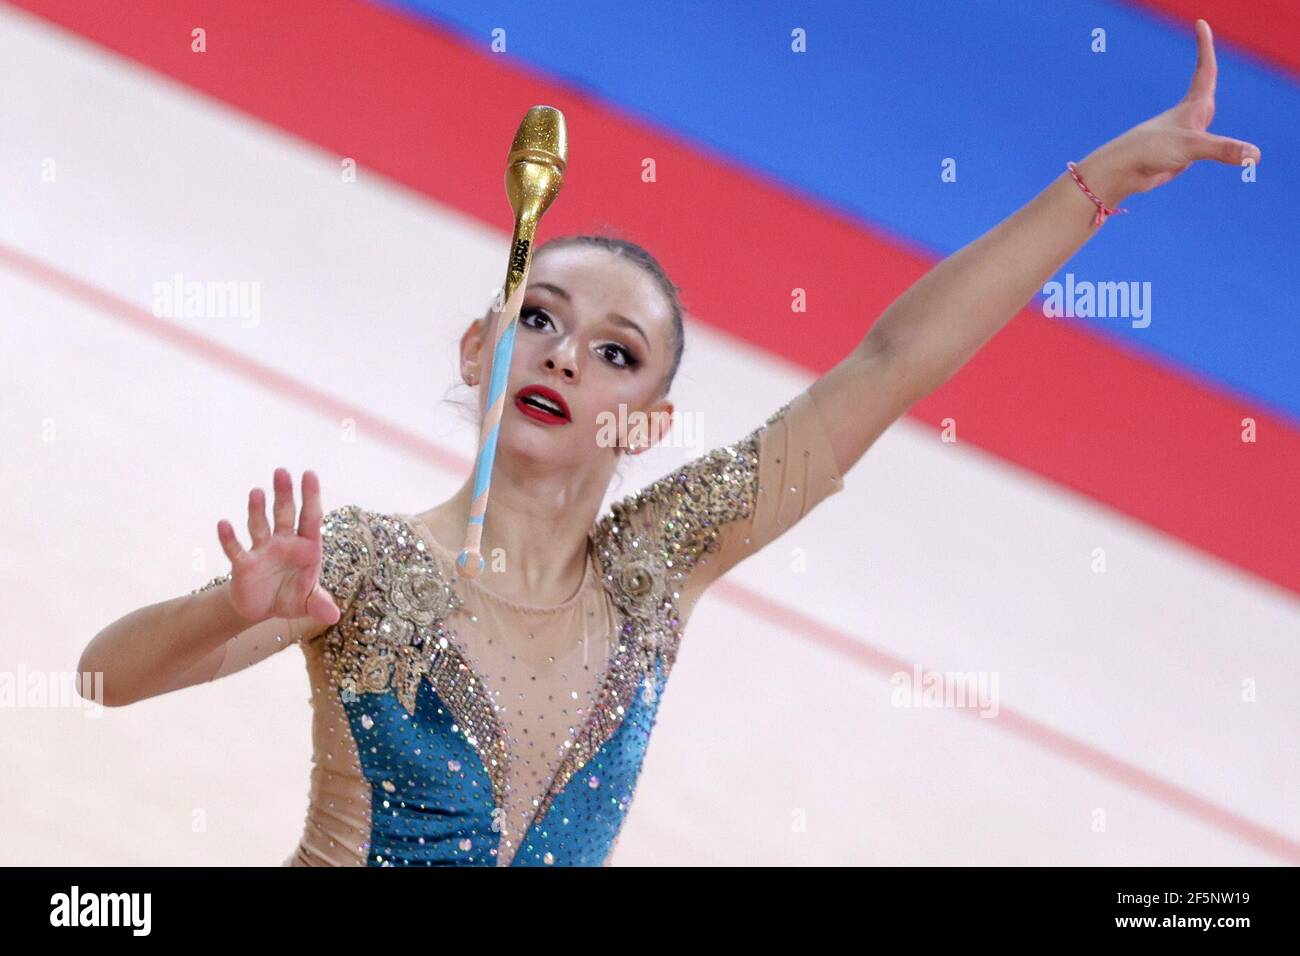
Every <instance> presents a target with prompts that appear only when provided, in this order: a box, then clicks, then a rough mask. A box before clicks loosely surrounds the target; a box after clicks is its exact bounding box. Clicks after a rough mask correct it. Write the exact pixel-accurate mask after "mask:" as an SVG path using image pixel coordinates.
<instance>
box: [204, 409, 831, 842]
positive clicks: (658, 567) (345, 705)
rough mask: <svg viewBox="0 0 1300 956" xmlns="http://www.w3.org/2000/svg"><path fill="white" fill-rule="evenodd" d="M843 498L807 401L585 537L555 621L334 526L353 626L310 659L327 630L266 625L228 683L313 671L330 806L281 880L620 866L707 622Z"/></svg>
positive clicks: (412, 523) (235, 661)
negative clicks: (683, 645)
mask: <svg viewBox="0 0 1300 956" xmlns="http://www.w3.org/2000/svg"><path fill="white" fill-rule="evenodd" d="M842 487H843V483H842V479H841V476H840V474H839V471H838V468H837V466H836V463H835V460H834V457H833V454H832V451H831V446H830V442H829V439H828V437H827V435H826V431H825V427H824V424H823V421H822V419H821V417H820V413H819V411H818V409H817V406H816V405H815V404H814V402H813V400H812V396H811V395H810V394H809V393H808V392H801V393H800V394H799V395H797V396H796V397H795V398H794V399H793V400H791V401H790V402H788V403H786V404H785V405H783V406H782V407H781V408H780V409H778V410H777V411H776V412H775V413H773V414H772V415H771V417H769V418H768V419H767V421H766V422H765V423H764V424H763V425H761V426H759V427H758V428H756V429H755V430H754V431H753V432H751V433H750V434H749V435H748V436H746V437H745V438H744V439H742V440H741V441H738V442H736V443H734V444H731V445H726V446H722V447H719V448H715V449H713V450H711V451H709V452H708V453H706V454H704V455H701V456H699V457H697V458H695V459H693V460H691V461H689V462H687V463H686V464H685V465H683V466H681V467H680V468H678V469H676V470H675V471H673V472H671V473H670V474H668V475H666V476H665V477H663V478H660V479H659V480H658V481H655V482H654V483H652V484H651V485H649V486H648V487H646V488H645V489H643V490H642V491H640V492H637V493H636V494H633V495H629V496H627V497H625V498H623V499H621V500H619V501H617V502H616V503H614V504H613V505H612V506H611V508H610V510H609V512H607V513H606V514H604V515H602V517H601V518H600V519H599V520H598V521H597V522H596V524H595V526H594V527H593V528H592V530H591V532H590V534H589V536H588V537H589V549H588V564H587V571H586V576H585V579H584V581H583V583H582V586H581V587H580V588H579V590H578V592H577V593H576V594H574V595H573V596H572V597H571V598H570V599H569V600H567V601H566V602H564V603H563V604H560V605H555V606H551V607H533V606H529V605H522V604H518V603H516V602H512V601H508V600H505V599H504V598H501V597H498V596H497V595H495V594H494V593H493V592H492V591H491V590H490V585H489V584H488V582H489V581H490V579H491V573H490V570H489V572H485V574H484V576H483V578H481V579H478V580H472V579H471V580H467V579H463V578H460V577H458V576H457V574H456V572H455V568H454V561H455V555H454V554H453V553H451V552H450V551H449V550H448V549H447V548H446V547H445V546H443V545H442V544H440V543H439V542H438V541H437V540H436V539H435V538H434V537H433V536H432V534H431V533H430V532H429V529H428V528H427V527H426V526H425V525H423V524H422V523H421V522H420V521H419V520H418V519H417V518H415V517H413V516H412V515H408V514H402V513H397V514H384V513H378V512H374V511H367V510H365V509H362V508H360V507H358V506H356V505H350V506H347V507H341V508H337V509H335V510H333V511H330V512H329V513H327V514H326V515H325V518H324V523H323V526H322V544H323V556H322V566H321V576H320V581H321V584H322V586H324V587H325V588H326V589H327V590H328V591H329V592H330V593H331V594H332V595H334V598H335V600H336V601H337V603H338V605H339V608H340V610H341V612H342V617H341V618H340V620H339V621H338V623H336V624H334V625H333V626H332V627H330V628H329V629H328V630H325V631H324V632H323V633H320V634H318V635H316V636H314V637H312V638H310V639H309V640H305V641H302V640H299V638H300V636H301V633H300V632H301V631H302V630H304V628H302V627H301V626H300V625H303V624H304V623H309V622H308V621H306V620H286V619H280V618H276V619H271V620H268V621H263V622H261V623H260V624H258V625H255V626H254V627H251V628H249V629H248V630H246V631H244V632H243V633H241V634H239V635H236V636H235V637H234V638H232V639H231V640H230V641H228V642H227V643H226V651H225V657H224V659H223V660H222V662H221V664H220V666H219V667H218V669H217V670H216V672H215V673H214V674H213V676H212V677H211V678H210V680H216V679H218V678H220V677H223V676H226V675H228V674H232V673H234V672H236V671H239V670H242V669H243V668H245V667H248V666H249V665H251V664H253V663H255V662H257V661H259V660H262V659H264V658H266V657H267V656H269V655H270V654H272V653H275V652H276V651H277V650H281V649H283V648H284V647H287V646H289V645H290V644H295V643H296V644H298V645H299V646H301V647H302V650H303V654H304V656H305V657H306V661H307V669H308V674H309V677H310V681H311V686H312V710H313V720H312V737H313V751H314V753H313V767H312V777H311V791H310V797H309V806H308V810H307V819H306V825H305V830H304V832H303V835H302V839H301V841H300V843H299V845H298V847H297V849H296V850H295V851H294V853H293V854H291V855H290V856H289V858H288V859H286V860H285V861H284V864H285V865H293V866H330V865H351V866H426V865H445V864H469V865H486V866H494V865H495V866H505V865H515V866H535V865H541V866H545V865H557V866H559V865H570V866H595V865H601V864H603V863H605V862H606V861H607V860H608V858H609V856H610V854H611V852H612V850H613V847H614V844H615V841H616V840H617V837H618V834H619V832H620V830H621V828H622V825H623V821H624V820H625V818H626V815H627V812H628V809H629V807H630V805H631V802H632V796H633V792H634V790H635V787H636V782H637V778H638V775H639V773H640V770H641V765H642V761H643V759H644V757H645V753H646V747H647V744H648V742H649V739H650V732H651V729H652V728H653V727H654V723H655V718H656V714H657V712H658V707H659V701H660V698H661V695H662V692H663V690H664V686H665V684H666V682H667V680H668V676H669V674H670V673H671V671H672V667H673V663H674V661H675V660H676V658H677V651H678V646H679V642H680V640H681V637H682V632H683V629H684V627H685V625H686V621H687V619H688V618H689V616H690V613H691V610H692V609H693V608H694V606H695V602H696V600H697V599H698V598H699V596H700V594H701V593H702V592H703V590H704V589H705V588H706V587H707V586H708V585H709V584H710V583H711V582H712V581H714V580H716V579H717V578H718V577H719V576H720V575H721V574H722V573H724V572H725V571H726V570H727V569H729V568H731V567H732V566H734V565H735V564H736V563H737V562H738V561H740V560H742V559H743V558H745V557H747V556H748V555H750V554H753V553H754V552H755V551H757V550H758V549H760V548H762V547H763V546H764V545H766V544H767V543H769V542H771V541H772V540H774V539H775V538H777V537H778V536H779V535H781V534H782V533H783V532H784V531H785V530H787V529H788V528H789V527H790V526H791V525H793V524H794V523H795V522H797V521H798V520H799V519H800V518H802V517H803V516H804V515H805V514H807V512H808V511H809V510H810V509H811V508H812V507H813V506H815V505H816V504H817V503H818V502H819V501H821V500H822V499H824V498H826V497H827V496H829V495H831V494H834V493H836V492H837V491H839V490H840V489H841V488H842ZM491 567H492V565H491V559H490V558H489V569H490V568H491ZM229 577H230V574H229V572H227V573H226V574H223V575H220V576H218V577H216V578H214V579H213V580H211V581H209V582H208V583H207V584H205V585H203V587H202V588H197V589H195V590H196V592H197V591H199V590H203V589H205V588H209V587H215V586H217V585H219V584H221V583H223V582H224V581H227V580H229ZM480 581H482V582H483V583H480Z"/></svg>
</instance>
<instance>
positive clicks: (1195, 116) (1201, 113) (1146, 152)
mask: <svg viewBox="0 0 1300 956" xmlns="http://www.w3.org/2000/svg"><path fill="white" fill-rule="evenodd" d="M1217 78H1218V67H1217V66H1216V65H1215V62H1214V36H1213V35H1212V34H1211V33H1210V25H1209V24H1208V23H1206V22H1205V21H1204V20H1197V21H1196V72H1195V73H1193V75H1192V84H1191V86H1190V87H1188V90H1187V95H1186V96H1184V97H1183V98H1182V99H1181V100H1179V101H1178V103H1177V104H1176V105H1174V106H1172V107H1171V108H1169V109H1167V110H1165V111H1164V112H1163V113H1161V114H1160V115H1158V116H1153V117H1152V118H1151V119H1149V120H1147V121H1146V122H1145V123H1141V124H1139V125H1138V126H1135V127H1133V128H1132V129H1131V130H1129V131H1128V132H1126V133H1124V134H1122V135H1121V136H1118V137H1116V138H1115V139H1113V140H1111V141H1110V142H1108V143H1106V144H1105V145H1103V146H1101V147H1099V148H1098V149H1096V150H1095V151H1093V152H1092V153H1091V154H1089V155H1088V157H1087V158H1086V159H1085V160H1084V161H1083V162H1081V163H1080V164H1079V168H1080V172H1081V174H1082V176H1083V178H1084V180H1085V181H1086V182H1087V183H1088V185H1089V186H1091V187H1092V188H1093V189H1094V191H1096V192H1097V194H1098V195H1099V196H1100V197H1101V199H1102V201H1103V202H1105V203H1106V204H1107V205H1109V206H1114V205H1117V204H1118V203H1119V202H1120V201H1121V200H1122V199H1123V198H1124V197H1125V196H1128V195H1131V194H1132V193H1141V192H1146V191H1147V190H1149V189H1155V188H1156V187H1157V186H1162V185H1164V184H1165V183H1167V182H1169V180H1171V179H1173V178H1174V177H1175V176H1177V175H1178V174H1179V173H1181V172H1182V171H1183V170H1184V169H1186V168H1187V167H1188V166H1190V165H1191V164H1192V163H1194V162H1195V161H1196V160H1198V159H1213V160H1217V161H1218V162H1220V163H1228V164H1230V165H1233V166H1240V165H1241V164H1242V162H1243V161H1245V160H1247V159H1249V160H1251V161H1253V162H1256V163H1258V162H1259V160H1260V151H1259V147H1258V146H1256V145H1255V144H1253V143H1248V142H1246V141H1244V140H1240V139H1232V138H1231V137H1228V136H1217V135H1215V134H1214V133H1208V132H1206V127H1208V126H1209V125H1210V120H1212V119H1213V118H1214V86H1215V82H1216V80H1217ZM1090 170H1091V176H1092V178H1090ZM1094 180H1095V181H1096V182H1095V183H1094Z"/></svg>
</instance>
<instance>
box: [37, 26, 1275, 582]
mask: <svg viewBox="0 0 1300 956" xmlns="http://www.w3.org/2000/svg"><path fill="white" fill-rule="evenodd" d="M16 5H18V6H22V7H25V8H28V9H31V10H34V11H36V12H38V13H40V14H41V15H42V16H44V17H46V18H48V19H50V20H52V21H54V22H56V23H60V24H63V25H65V26H67V27H69V28H71V29H73V30H75V31H76V32H78V33H81V34H83V35H85V36H87V37H90V38H91V39H93V40H95V41H97V42H99V43H101V44H103V45H105V46H107V47H109V48H111V49H113V50H117V51H118V52H120V53H123V54H125V55H127V56H129V57H132V58H133V59H135V60H138V61H139V62H141V63H144V64H146V65H148V66H151V67H153V68H155V69H157V70H159V71H161V72H163V73H164V74H166V75H168V76H171V77H174V78H175V79H177V80H180V81H182V82H184V83H186V84H188V85H190V86H192V87H194V88H196V89H199V90H203V91H205V92H207V93H209V94H211V95H213V96H215V97H217V98H219V99H221V100H223V101H225V102H227V103H229V104H232V105H234V106H237V107H239V108H241V109H244V110H246V111H248V112H249V113H250V114H252V115H254V116H256V117H259V118H260V119H263V120H266V121H269V122H271V123H274V124H275V125H277V126H279V127H281V128H283V129H285V130H287V131H289V132H292V133H294V134H297V135H298V136H301V137H304V138H305V139H308V140H310V141H313V142H315V143H318V144H319V145H321V146H322V147H324V148H325V149H327V150H329V151H331V152H333V153H335V154H337V155H339V156H350V157H353V158H355V159H356V160H357V162H358V164H359V167H360V169H361V174H362V175H365V174H366V171H367V170H370V171H373V172H377V173H381V174H383V175H385V176H388V177H391V178H392V179H395V180H397V181H399V182H402V183H404V184H406V185H407V186H409V187H411V188H413V189H415V190H418V191H420V192H423V193H425V194H426V195H428V196H430V197H432V198H434V199H436V200H437V201H439V202H440V203H444V204H447V205H449V206H452V207H455V208H457V209H460V210H461V211H463V212H465V213H467V214H469V215H471V216H474V217H477V218H478V219H480V220H482V221H483V222H484V223H486V224H489V225H490V226H493V227H496V228H499V229H501V230H502V232H508V230H509V226H510V220H509V212H508V207H507V205H506V201H505V196H504V189H503V185H502V179H503V172H504V158H505V152H506V149H507V147H508V145H509V143H510V140H511V137H512V136H513V134H514V130H515V126H516V125H517V124H518V122H519V119H520V118H521V117H522V116H523V114H524V112H525V110H526V109H527V108H528V107H529V106H532V105H534V104H536V103H547V104H550V105H552V106H556V107H558V108H559V109H561V110H563V111H564V113H565V114H566V117H567V120H568V124H569V131H570V137H571V143H572V144H573V153H572V156H571V162H570V165H569V172H568V185H567V186H566V189H565V192H564V193H563V194H562V195H561V197H560V199H559V200H558V201H557V202H556V204H555V206H554V207H552V209H551V211H550V212H548V213H547V216H546V219H545V221H544V223H543V229H544V232H545V233H546V234H550V235H553V234H559V233H570V232H578V231H592V230H595V229H600V228H602V227H604V226H605V225H606V224H607V223H609V222H613V223H616V224H617V226H618V227H619V229H620V231H621V232H622V233H623V234H625V235H627V236H629V237H630V238H634V239H636V240H637V241H638V242H641V243H643V244H645V245H646V246H647V247H649V248H650V249H652V250H654V251H655V252H656V254H657V255H659V257H660V258H661V260H662V261H663V262H664V265H665V266H666V267H667V268H668V270H669V271H670V273H671V274H672V275H673V277H674V279H675V280H676V281H677V282H678V283H679V284H680V285H682V286H683V288H684V289H685V298H686V302H687V305H688V307H689V308H690V309H691V311H692V312H693V313H694V314H695V315H696V316H697V317H698V318H699V319H700V320H702V321H705V322H708V323H709V324H711V325H714V326H716V327H717V328H719V329H721V330H723V331H725V332H727V333H730V334H732V335H734V336H737V337H738V338H741V339H745V340H747V341H749V342H751V343H753V344H755V345H757V346H760V347H762V348H765V349H767V350H769V351H771V352H773V353H775V354H778V355H781V356H784V357H786V358H788V359H790V360H791V361H793V362H796V363H798V364H801V365H803V366H805V367H806V368H808V369H810V370H811V371H813V372H814V373H820V372H823V371H825V370H826V369H828V368H829V367H830V366H831V365H832V364H834V363H835V362H836V361H838V360H839V359H840V358H841V357H842V356H843V355H844V354H846V353H847V352H848V350H849V349H851V348H852V347H853V346H854V345H856V344H857V342H858V341H859V340H860V339H861V337H862V336H863V335H864V334H865V333H866V330H867V328H868V327H869V326H870V324H871V322H872V321H873V320H874V318H875V317H876V316H877V315H879V314H880V313H881V311H883V310H884V308H885V307H886V306H888V305H889V303H890V302H891V301H893V299H894V298H896V297H897V296H898V295H899V294H900V293H901V292H902V291H903V290H904V289H905V288H906V287H907V286H908V285H909V284H910V283H911V282H913V281H914V280H915V279H917V278H918V277H919V276H920V275H922V274H923V273H924V272H925V270H926V269H927V268H929V266H930V265H931V264H932V262H931V260H929V259H928V258H926V257H925V256H924V255H922V254H921V253H919V252H916V251H911V250H909V249H908V248H906V247H905V246H904V245H903V244H902V242H901V241H900V240H898V239H897V238H891V237H888V236H886V235H884V234H881V233H878V232H875V231H874V230H872V229H870V228H869V227H866V226H864V225H862V224H860V223H857V222H853V221H850V220H848V219H847V218H845V217H843V216H841V215H840V214H838V213H837V212H836V211H834V210H832V209H829V208H823V207H822V206H821V205H820V204H819V203H818V202H817V201H816V200H813V199H809V198H807V197H800V196H797V195H795V194H794V193H793V191H792V190H790V189H789V188H788V187H785V186H780V185H778V184H774V183H769V182H766V181H764V180H761V179H759V178H757V177H756V176H755V175H754V174H752V173H751V172H749V171H746V170H743V169H741V168H738V167H735V166H732V165H728V164H727V162H726V160H725V158H724V157H718V156H710V155H702V154H701V152H700V150H699V149H698V148H697V147H693V146H691V145H689V144H687V143H684V142H681V141H679V140H678V139H676V138H675V137H674V136H672V135H671V134H669V133H667V132H664V131H659V130H655V129H652V128H650V127H648V126H647V125H645V124H643V123H640V122H634V121H633V120H631V119H630V118H628V117H624V116H623V115H621V114H620V113H618V112H617V111H616V110H614V109H612V108H609V107H605V106H602V105H600V104H597V103H594V102H592V101H589V100H587V99H584V98H583V97H582V96H581V95H579V94H578V93H576V92H574V91H571V90H569V89H567V88H565V87H563V86H562V85H560V84H558V83H556V82H554V81H552V80H549V79H547V78H545V77H541V76H537V75H533V74H531V73H529V72H528V71H527V70H525V69H524V68H522V67H521V66H520V65H519V64H518V63H516V62H515V61H513V60H511V59H509V58H508V57H505V56H502V55H496V54H492V53H490V52H487V50H486V42H485V43H484V44H480V45H476V46H473V47H471V46H468V45H466V44H464V43H463V42H461V41H460V40H458V39H456V38H454V37H452V36H450V35H446V34H443V33H440V32H438V31H436V30H433V29H430V28H429V27H428V26H427V24H425V23H424V22H423V21H416V20H413V19H409V18H407V17H405V16H403V15H401V14H397V13H394V12H392V11H390V10H387V9H384V8H380V7H372V6H369V5H366V4H362V3H354V2H349V0H280V2H277V3H276V4H274V5H262V4H260V3H257V2H254V0H221V2H219V3H216V2H213V3H177V2H174V0H134V2H132V3H131V4H125V5H117V6H114V7H113V8H112V9H111V10H107V9H104V8H103V7H99V6H90V5H86V4H83V3H80V2H76V0H51V2H45V0H20V2H18V3H16ZM196 27H202V28H203V29H204V30H206V40H207V52H206V53H193V52H191V50H190V36H191V31H192V30H193V29H194V28H196ZM779 148H788V147H784V146H783V147H779ZM646 158H651V159H653V160H654V161H655V163H656V171H657V181H656V182H653V183H644V182H642V179H641V172H642V163H643V160H645V159H646ZM1044 185H1046V184H1044ZM709 223H714V225H713V226H710V225H708V224H709ZM760 230H761V232H760ZM541 238H545V236H543V237H541ZM971 238H972V239H973V238H975V237H973V236H972V237H971ZM1099 241H1105V239H1104V237H1100V238H1099ZM795 288H802V289H805V290H807V294H808V301H809V304H810V311H809V312H808V313H807V314H799V315H792V314H791V312H790V309H789V302H790V297H791V290H793V289H795ZM800 326H802V327H803V328H800ZM688 348H689V345H688ZM909 414H910V415H911V416H913V417H914V418H916V419H919V420H920V421H923V422H927V423H930V424H932V425H938V423H939V422H940V421H941V420H942V419H944V418H948V417H952V418H954V419H956V420H957V422H958V436H959V438H961V439H963V440H967V441H970V442H971V443H973V444H975V445H978V446H980V447H983V448H985V449H987V450H989V451H992V452H994V453H996V454H998V455H1001V456H1002V457H1004V458H1007V459H1008V460H1010V461H1013V462H1016V463H1018V464H1021V465H1023V466H1025V467H1026V468H1029V469H1032V470H1033V471H1035V472H1037V473H1039V474H1042V475H1046V476H1048V477H1050V478H1053V479H1055V480H1057V481H1059V482H1061V483H1063V484H1065V485H1067V486H1069V487H1071V488H1074V489H1076V490H1078V491H1080V492H1083V493H1085V494H1087V495H1090V496H1092V497H1094V498H1096V499H1098V500H1100V501H1102V502H1105V503H1107V504H1109V505H1111V506H1113V507H1115V508H1117V509H1119V510H1120V511H1123V512H1125V513H1127V514H1129V515H1132V516H1134V517H1137V518H1139V519H1141V520H1143V521H1146V522H1148V523H1150V524H1152V525H1153V526H1155V527H1157V528H1159V529H1161V530H1164V531H1166V532H1168V533H1170V534H1172V535H1175V536H1177V537H1179V538H1181V539H1183V540H1184V541H1187V542H1189V543H1191V544H1193V545H1195V546H1197V547H1199V548H1201V549H1203V550H1205V551H1206V552H1209V553H1211V554H1214V555H1217V556H1218V557H1220V558H1222V559H1224V560H1226V561H1229V562H1232V563H1234V564H1236V565H1238V566H1240V567H1242V568H1245V569H1247V570H1249V571H1252V572H1254V573H1256V574H1259V575H1261V576H1263V577H1264V578H1267V579H1269V580H1272V581H1274V582H1276V583H1277V584H1279V585H1281V586H1283V587H1285V588H1288V589H1290V590H1292V591H1295V592H1297V593H1300V562H1298V561H1297V554H1296V548H1295V542H1294V529H1295V528H1296V527H1300V495H1298V494H1296V487H1297V480H1298V479H1300V431H1297V430H1296V429H1295V428H1294V427H1292V426H1290V425H1289V424H1287V423H1286V422H1285V421H1284V420H1282V419H1281V418H1279V417H1275V416H1273V415H1270V414H1269V413H1268V412H1267V411H1266V410H1264V409H1263V408H1261V407H1257V406H1255V405H1252V404H1251V403H1250V402H1248V401H1245V400H1238V399H1234V398H1232V397H1230V396H1227V395H1223V394H1220V393H1219V392H1217V391H1215V390H1212V389H1211V388H1209V387H1208V386H1205V385H1201V384H1198V383H1197V382H1195V381H1194V380H1192V379H1191V378H1189V377H1187V376H1186V375H1185V374H1184V373H1182V372H1180V371H1177V370H1175V369H1173V368H1169V367H1165V366H1162V365H1160V364H1158V363H1157V362H1156V361H1154V360H1152V359H1149V358H1146V357H1143V356H1140V355H1137V354H1135V353H1132V352H1130V351H1128V350H1127V349H1126V348H1125V347H1122V346H1120V345H1118V344H1113V343H1109V342H1103V341H1102V340H1101V339H1100V338H1098V337H1097V336H1095V335H1093V334H1092V333H1090V332H1087V331H1084V330H1080V329H1077V328H1074V327H1071V326H1069V325H1067V324H1065V323H1063V322H1061V321H1059V320H1048V319H1045V318H1043V317H1042V316H1041V315H1039V314H1036V313H1034V312H1032V311H1028V310H1026V311H1025V312H1022V313H1021V314H1020V315H1019V316H1017V317H1016V318H1015V319H1013V320H1012V321H1011V323H1010V324H1009V325H1008V326H1007V328H1006V329H1005V330H1004V331H1003V332H1001V333H1000V334H999V335H998V336H996V337H995V338H994V340H993V341H992V342H991V343H989V345H987V346H986V347H985V348H984V349H983V350H981V352H980V353H979V354H978V355H977V356H976V358H975V359H973V360H972V361H971V362H970V363H969V364H968V365H967V366H966V367H965V368H964V369H963V370H962V371H961V372H960V373H958V374H957V375H956V376H955V377H954V378H953V379H952V380H951V381H949V382H948V383H947V384H946V385H944V386H943V388H941V389H940V390H939V391H938V392H936V393H934V394H933V395H931V396H930V397H928V398H926V399H924V400H923V401H921V402H920V403H918V404H917V405H916V406H915V407H914V408H913V409H912V410H911V411H910V412H909ZM1248 417H1249V418H1253V419H1255V420H1256V421H1257V422H1258V433H1259V441H1258V442H1256V443H1254V444H1245V443H1243V442H1241V441H1240V437H1239V436H1240V433H1241V427H1242V426H1241V421H1242V419H1244V418H1248Z"/></svg>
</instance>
